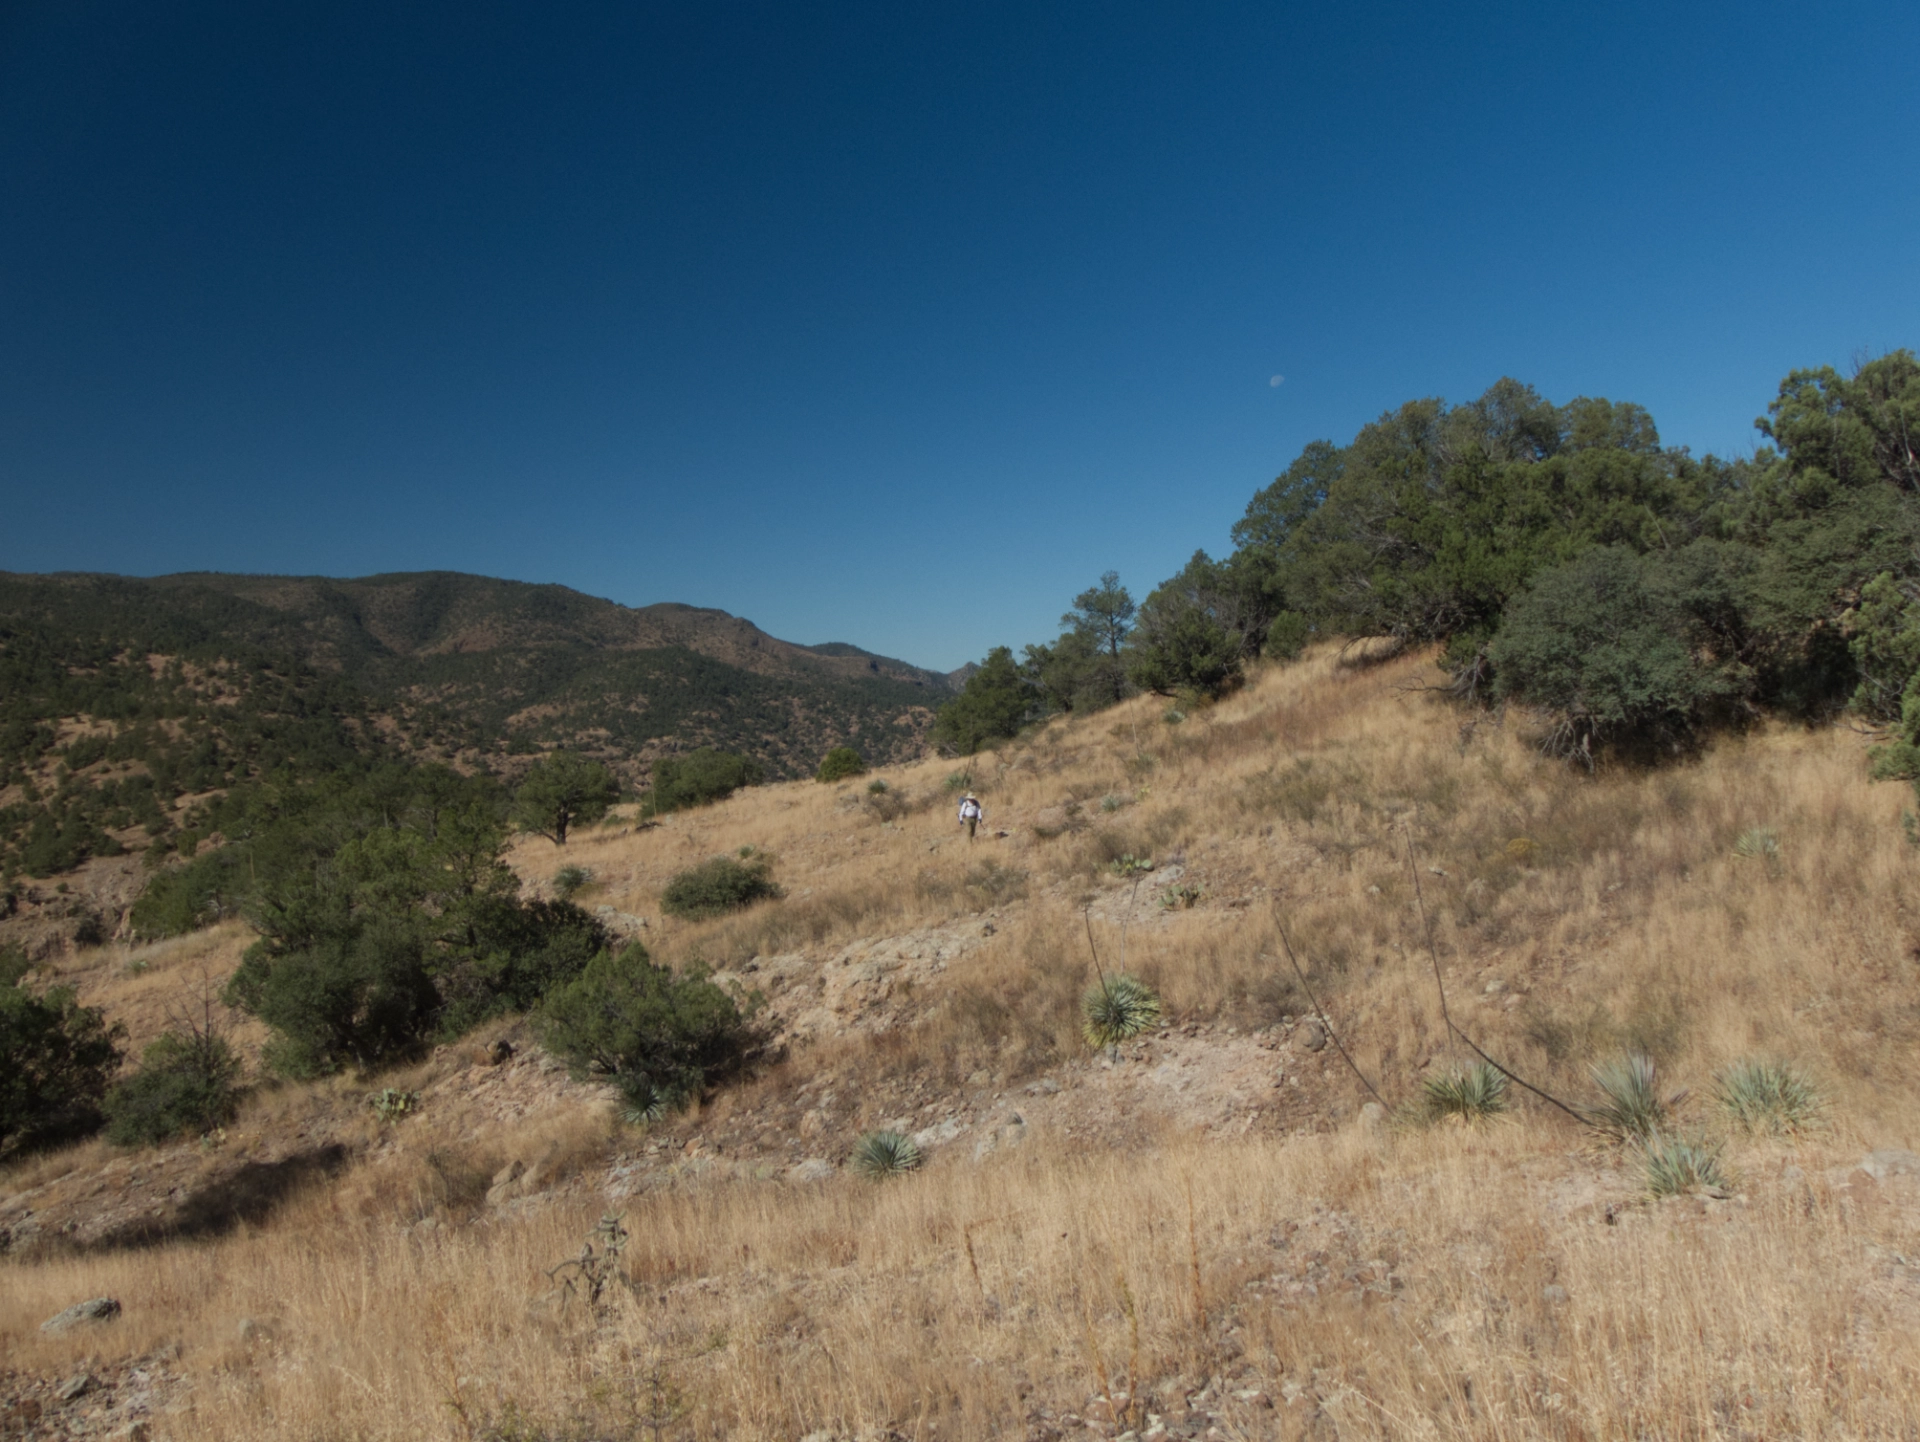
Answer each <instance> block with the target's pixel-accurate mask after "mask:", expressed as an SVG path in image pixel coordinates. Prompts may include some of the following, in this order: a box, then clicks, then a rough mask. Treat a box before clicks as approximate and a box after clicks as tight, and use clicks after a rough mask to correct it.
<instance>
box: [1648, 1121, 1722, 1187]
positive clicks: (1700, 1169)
mask: <svg viewBox="0 0 1920 1442" xmlns="http://www.w3.org/2000/svg"><path fill="white" fill-rule="evenodd" d="M1641 1158H1642V1160H1643V1161H1644V1163H1645V1165H1646V1172H1647V1190H1648V1191H1649V1192H1651V1193H1652V1194H1653V1195H1654V1196H1656V1197H1677V1196H1680V1195H1681V1194H1682V1193H1684V1192H1690V1191H1692V1190H1693V1189H1694V1188H1695V1187H1716V1188H1721V1189H1724V1188H1725V1187H1726V1186H1727V1175H1726V1173H1725V1172H1723V1171H1722V1170H1721V1169H1720V1151H1719V1148H1717V1147H1713V1146H1709V1145H1708V1144H1707V1143H1705V1142H1697V1141H1689V1140H1687V1139H1686V1138H1684V1137H1669V1136H1662V1135H1661V1134H1660V1133H1659V1132H1652V1133H1649V1134H1648V1136H1647V1138H1646V1140H1645V1142H1644V1143H1643V1144H1642V1146H1641Z"/></svg>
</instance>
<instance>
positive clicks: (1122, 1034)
mask: <svg viewBox="0 0 1920 1442" xmlns="http://www.w3.org/2000/svg"><path fill="white" fill-rule="evenodd" d="M1080 1014H1081V1016H1082V1017H1083V1018H1084V1020H1085V1031H1086V1037H1087V1043H1088V1045H1090V1046H1095V1047H1105V1046H1118V1045H1119V1044H1120V1043H1121V1042H1123V1041H1130V1040H1132V1039H1133V1038H1134V1037H1136V1036H1139V1035H1140V1034H1141V1033H1142V1032H1144V1031H1146V1030H1148V1029H1149V1028H1150V1027H1152V1026H1153V1025H1154V1024H1155V1023H1157V1022H1158V1021H1159V1020H1160V998H1159V997H1158V996H1156V995H1154V991H1153V988H1152V987H1150V986H1148V985H1147V984H1146V983H1145V982H1144V981H1142V980H1140V978H1139V977H1137V976H1129V975H1128V974H1127V973H1125V972H1120V973H1118V974H1117V975H1114V976H1109V977H1105V978H1103V979H1101V980H1100V981H1096V982H1095V983H1094V984H1093V985H1092V986H1090V987H1088V988H1087V994H1086V995H1085V996H1083V997H1081V998H1080Z"/></svg>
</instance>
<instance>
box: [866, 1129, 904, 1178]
mask: <svg viewBox="0 0 1920 1442" xmlns="http://www.w3.org/2000/svg"><path fill="white" fill-rule="evenodd" d="M919 1165H920V1148H919V1147H917V1146H915V1145H914V1144H913V1138H912V1137H910V1136H907V1135H906V1134H905V1133H903V1132H894V1131H883V1132H868V1133H867V1134H866V1135H865V1136H863V1137H861V1138H860V1140H859V1141H857V1142H855V1143H854V1146H853V1169H854V1170H855V1171H856V1172H858V1173H860V1175H861V1176H863V1177H872V1178H874V1179H875V1180H876V1181H877V1180H880V1179H882V1178H885V1177H897V1176H900V1175H901V1174H902V1173H904V1172H910V1171H912V1170H913V1169H914V1168H915V1167H917V1166H919Z"/></svg>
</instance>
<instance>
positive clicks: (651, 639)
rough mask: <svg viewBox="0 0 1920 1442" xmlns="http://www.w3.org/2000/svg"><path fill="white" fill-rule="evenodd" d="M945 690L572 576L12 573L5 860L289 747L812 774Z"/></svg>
mask: <svg viewBox="0 0 1920 1442" xmlns="http://www.w3.org/2000/svg"><path fill="white" fill-rule="evenodd" d="M946 694H947V688H946V681H945V678H944V677H941V676H939V675H937V674H934V673H931V672H926V671H921V670H919V669H917V668H915V667H912V666H908V665H906V664H905V663H903V662H898V661H892V660H889V659H887V658H885V657H879V656H873V655H870V654H868V653H866V652H864V651H860V650H858V649H857V648H854V647H851V646H845V645H829V646H825V647H821V648H817V649H815V648H808V647H804V646H795V645H792V644H790V643H787V642H784V641H779V640H776V639H774V638H773V637H771V636H768V635H766V634H765V633H763V632H761V631H759V630H758V629H757V628H756V627H754V626H753V625H752V624H751V623H749V622H746V621H743V620H740V619H738V618H736V617H733V616H729V615H726V614H725V613H724V612H719V611H703V610H697V609H695V608H693V607H688V606H675V605H662V606H650V607H646V608H643V609H640V610H632V609H629V608H627V607H623V606H618V605H615V604H614V603H613V602H610V601H602V600H597V599H595V598H593V597H589V596H583V595H581V594H579V593H578V592H575V591H570V590H567V589H566V588H565V587H562V586H533V585H525V584H522V583H519V582H511V581H496V580H490V579H487V578H485V577H479V576H464V575H456V574H450V573H443V572H433V573H423V574H418V575H401V576H375V577H369V578H365V579H361V580H352V581H332V580H325V579H320V578H291V577H272V576H219V575H193V576H164V577H159V578H156V579H152V580H137V579H129V578H125V577H115V576H84V575H60V576H21V575H0V868H13V869H18V870H21V871H24V872H26V873H27V874H29V875H34V876H47V875H51V874H53V873H56V872H60V871H64V870H66V869H68V868H70V867H71V866H72V865H74V864H75V863H76V862H77V861H79V860H81V859H83V858H85V857H86V856H89V855H95V856H97V855H112V854H114V853H115V852H116V851H117V850H120V849H122V848H125V847H137V848H145V847H147V846H149V845H151V844H152V843H154V842H155V841H164V840H167V839H168V838H170V837H171V836H173V834H174V833H175V832H176V831H177V830H178V829H179V828H180V827H182V826H187V825H189V824H190V823H189V818H188V816H187V814H186V805H187V802H186V799H187V798H191V797H192V796H193V795H195V794H199V793H205V792H207V791H211V790H216V789H219V788H221V787H223V786H227V785H231V784H233V783H234V782H235V781H239V780H244V779H247V778H249V777H253V776H258V775H260V774H263V773H264V772H267V771H271V770H273V769H274V768H276V767H279V766H290V767H292V768H293V769H294V771H295V772H296V773H297V774H299V775H302V776H311V775H315V774H322V773H324V772H325V771H327V770H328V769H330V768H332V767H336V766H338V765H340V764H342V763H343V762H344V761H346V760H349V759H352V758H359V759H363V760H364V759H371V758H374V757H378V756H382V755H396V756H398V755H413V756H432V757H440V758H447V759H456V760H458V761H460V762H461V763H462V764H465V765H467V766H478V767H485V768H489V769H495V770H500V771H503V772H505V773H507V774H512V773H513V771H514V770H515V768H516V765H517V764H518V763H516V761H515V759H514V758H515V757H516V756H520V755H526V754H530V753H532V752H534V751H537V750H539V749H542V748H546V747H550V746H556V745H558V746H568V747H573V748H576V749H580V750H584V751H587V752H589V753H591V754H594V755H596V756H599V757H600V758H602V759H604V760H606V761H608V762H609V763H611V764H612V765H613V766H614V767H615V769H616V770H618V771H620V772H622V773H623V774H624V775H625V776H626V777H627V778H628V779H629V780H631V781H636V782H637V781H640V780H642V778H643V777H644V775H645V769H646V763H647V762H648V761H649V760H650V759H651V758H652V757H654V756H656V755H658V754H662V753H667V752H676V751H685V750H691V749H693V748H695V747H697V746H702V745H715V746H720V747H723V748H725V749H729V750H735V751H742V752H745V753H747V754H749V755H752V756H754V757H755V758H756V759H758V760H760V761H761V762H762V763H763V764H764V765H765V766H766V767H767V769H768V771H769V773H770V774H772V775H775V776H797V775H804V774H806V773H807V772H808V771H810V770H811V769H812V768H813V766H814V765H816V764H817V763H818V761H819V758H820V756H821V755H822V754H824V752H825V751H826V750H828V749H829V748H830V747H832V746H834V745H838V744H842V743H845V742H849V741H851V742H852V743H853V744H855V745H857V746H859V747H860V748H861V749H862V750H863V751H865V752H866V753H867V754H868V755H869V756H870V757H871V758H873V759H875V760H882V761H892V760H900V759H903V758H905V757H908V756H912V755H915V754H917V752H918V749H919V746H920V740H921V737H922V736H923V735H924V733H925V730H926V726H927V723H928V721H929V720H930V719H931V707H932V706H933V705H934V704H936V703H937V702H938V701H939V700H940V699H942V698H944V696H945V695H946Z"/></svg>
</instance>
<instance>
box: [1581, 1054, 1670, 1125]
mask: <svg viewBox="0 0 1920 1442" xmlns="http://www.w3.org/2000/svg"><path fill="white" fill-rule="evenodd" d="M1655 1081H1656V1078H1655V1075H1654V1066H1653V1059H1652V1058H1651V1057H1649V1056H1647V1055H1646V1054H1645V1053H1643V1052H1629V1053H1628V1054H1627V1055H1626V1056H1624V1057H1621V1058H1620V1059H1619V1060H1618V1061H1612V1062H1609V1063H1607V1064H1606V1065H1605V1066H1597V1067H1595V1068H1594V1069H1593V1082H1594V1085H1595V1086H1597V1087H1599V1088H1600V1093H1601V1095H1602V1096H1603V1097H1604V1098H1605V1100H1604V1101H1602V1102H1601V1103H1600V1104H1599V1105H1598V1106H1595V1107H1592V1108H1590V1109H1589V1110H1588V1113H1587V1114H1588V1116H1589V1117H1591V1118H1592V1120H1593V1122H1594V1124H1595V1125H1596V1126H1598V1127H1600V1128H1601V1129H1602V1130H1603V1131H1607V1132H1610V1133H1612V1134H1613V1136H1614V1137H1615V1138H1616V1139H1618V1140H1620V1141H1624V1142H1645V1141H1646V1140H1647V1139H1648V1138H1649V1137H1651V1136H1653V1135H1654V1134H1655V1133H1657V1132H1658V1131H1659V1130H1660V1129H1661V1128H1662V1127H1663V1126H1664V1125H1665V1124H1666V1121H1667V1104H1666V1103H1665V1102H1663V1101H1662V1100H1661V1099H1660V1093H1659V1092H1658V1091H1657V1090H1656V1089H1655Z"/></svg>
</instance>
